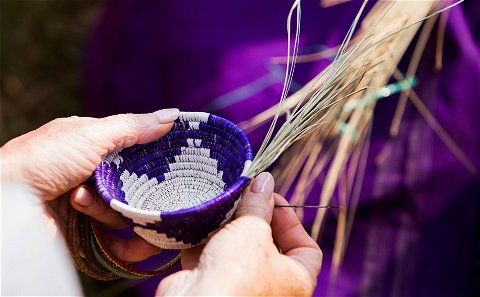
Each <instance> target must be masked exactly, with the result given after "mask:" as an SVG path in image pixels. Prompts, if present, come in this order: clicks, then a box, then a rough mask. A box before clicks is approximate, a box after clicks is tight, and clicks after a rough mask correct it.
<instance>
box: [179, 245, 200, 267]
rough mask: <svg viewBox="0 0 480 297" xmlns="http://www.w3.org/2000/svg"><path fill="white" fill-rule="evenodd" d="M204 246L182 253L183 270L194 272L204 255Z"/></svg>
mask: <svg viewBox="0 0 480 297" xmlns="http://www.w3.org/2000/svg"><path fill="white" fill-rule="evenodd" d="M204 247H205V245H204V244H202V245H198V246H196V247H193V248H189V249H185V250H182V251H181V257H182V268H183V269H187V270H192V269H194V268H195V267H197V265H198V261H199V260H200V255H202V252H203V248H204Z"/></svg>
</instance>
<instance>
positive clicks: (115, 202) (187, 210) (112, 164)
mask: <svg viewBox="0 0 480 297" xmlns="http://www.w3.org/2000/svg"><path fill="white" fill-rule="evenodd" d="M252 159H253V153H252V149H251V146H250V143H249V142H248V139H247V137H246V136H245V134H244V133H243V132H242V130H241V129H240V128H238V127H237V126H236V125H234V124H233V123H231V122H230V121H228V120H225V119H223V118H221V117H217V116H214V115H211V114H208V113H201V112H181V113H180V116H179V118H178V119H177V120H176V121H175V123H174V125H173V128H172V130H171V131H170V132H169V133H168V134H167V135H165V136H164V137H162V138H160V139H159V140H156V141H154V142H151V143H148V144H142V145H135V146H132V147H129V148H126V149H123V150H120V151H117V152H114V153H111V154H109V155H107V156H105V157H104V158H103V161H102V163H101V164H100V165H99V166H98V167H97V169H96V171H95V182H96V185H97V189H98V192H99V193H100V196H101V197H102V198H103V199H104V200H105V201H106V202H107V203H108V204H109V205H110V207H111V208H113V209H114V210H116V211H118V212H120V213H121V214H122V215H123V217H125V219H126V221H127V222H128V223H129V224H130V225H131V226H133V230H134V231H135V232H136V233H137V234H139V235H140V236H141V237H143V238H144V239H145V240H147V241H149V242H150V243H152V244H154V245H156V246H158V247H161V248H164V249H183V248H188V247H192V246H195V245H198V244H200V243H202V242H204V241H205V240H206V239H208V238H209V236H211V235H212V234H213V233H215V232H216V231H217V230H218V229H219V228H220V227H222V226H223V225H225V224H226V223H227V222H228V221H229V219H230V218H231V217H232V215H233V213H234V211H235V209H236V207H237V205H238V203H239V202H240V199H239V198H240V195H241V192H242V190H243V189H244V188H245V187H246V186H247V185H248V183H249V181H250V178H249V177H247V176H244V175H243V172H245V171H246V169H247V168H248V167H249V166H250V164H251V162H252Z"/></svg>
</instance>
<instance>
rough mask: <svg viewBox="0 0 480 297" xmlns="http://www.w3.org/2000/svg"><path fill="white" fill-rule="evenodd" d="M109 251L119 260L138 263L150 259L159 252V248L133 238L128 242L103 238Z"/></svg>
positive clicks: (137, 237) (113, 238)
mask: <svg viewBox="0 0 480 297" xmlns="http://www.w3.org/2000/svg"><path fill="white" fill-rule="evenodd" d="M104 240H105V242H106V244H107V246H108V249H109V251H110V252H111V253H112V254H114V255H115V256H116V257H117V258H119V259H120V260H123V261H126V262H138V261H143V260H145V259H148V258H150V257H151V256H153V255H156V254H158V253H159V252H160V248H159V247H156V246H154V245H153V244H151V243H148V242H147V241H145V240H144V239H143V238H141V237H139V236H135V237H134V238H132V239H129V240H123V239H120V238H115V237H109V236H105V239H104Z"/></svg>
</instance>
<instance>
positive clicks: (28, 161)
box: [0, 109, 179, 261]
mask: <svg viewBox="0 0 480 297" xmlns="http://www.w3.org/2000/svg"><path fill="white" fill-rule="evenodd" d="M178 114H179V111H178V109H166V110H159V111H156V112H154V113H149V114H121V115H115V116H110V117H106V118H101V119H96V118H84V117H69V118H60V119H56V120H53V121H51V122H49V123H47V124H45V125H43V126H42V127H40V128H38V129H37V130H34V131H32V132H29V133H27V134H24V135H22V136H20V137H17V138H15V139H13V140H11V141H9V142H8V143H6V144H5V145H4V146H3V147H2V148H1V150H0V152H1V160H2V162H1V173H2V180H3V181H11V182H19V183H23V184H26V185H28V186H30V187H31V188H32V189H34V190H35V191H36V194H37V196H38V197H40V198H41V199H43V200H44V201H46V206H47V210H48V212H49V214H50V215H51V216H52V217H53V218H54V219H55V221H56V223H57V224H58V226H59V227H60V228H61V229H63V231H64V229H65V226H66V216H67V215H66V209H67V206H68V203H69V201H68V199H56V198H58V197H60V196H62V195H64V194H66V193H67V192H69V191H70V190H72V189H74V190H73V191H72V192H71V195H70V196H71V199H70V200H71V203H72V205H73V207H74V208H76V209H77V210H79V211H81V212H83V213H85V214H87V215H90V216H91V217H93V218H94V219H96V220H98V221H100V222H102V223H104V224H105V225H106V227H109V228H122V227H125V225H124V223H123V221H122V220H121V219H120V217H119V216H118V214H117V213H116V212H114V211H113V210H112V209H110V208H109V207H108V206H107V205H106V204H105V203H103V201H102V200H101V199H100V198H99V197H98V196H96V194H94V191H88V187H85V186H81V187H77V186H79V185H80V184H82V183H83V182H84V181H86V180H87V179H88V178H89V177H90V176H91V175H92V173H93V171H94V170H95V168H96V167H97V166H98V164H100V162H101V159H102V157H103V156H104V155H105V154H107V153H110V152H113V151H115V150H118V149H120V148H125V147H129V146H132V145H134V144H137V143H138V144H141V143H147V142H150V141H153V140H156V139H158V138H160V137H162V136H163V135H165V134H166V133H167V132H168V131H169V130H170V129H171V127H172V125H173V124H172V122H173V121H174V120H175V119H176V118H177V117H178ZM64 234H65V233H64ZM108 241H109V247H110V248H111V250H112V252H113V253H114V254H115V255H116V256H118V257H119V258H121V259H123V260H126V261H138V260H142V259H144V258H147V257H148V256H150V255H152V254H154V253H156V252H158V248H156V247H154V246H152V245H150V244H148V243H147V242H145V241H144V240H142V239H140V238H138V237H135V238H133V239H131V240H129V241H122V240H117V239H114V238H110V239H108ZM135 249H136V250H137V252H133V250H135Z"/></svg>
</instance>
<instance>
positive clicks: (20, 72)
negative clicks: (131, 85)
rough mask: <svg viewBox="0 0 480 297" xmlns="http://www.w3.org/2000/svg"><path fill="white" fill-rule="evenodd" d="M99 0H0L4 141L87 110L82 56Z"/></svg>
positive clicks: (0, 137) (0, 140)
mask: <svg viewBox="0 0 480 297" xmlns="http://www.w3.org/2000/svg"><path fill="white" fill-rule="evenodd" d="M101 4H102V2H101V1H91V0H41V1H35V0H0V91H1V105H0V108H1V125H0V129H1V130H0V145H3V144H4V143H5V142H7V141H8V140H9V139H11V138H13V137H16V136H18V135H21V134H23V133H25V132H27V131H30V130H32V129H35V128H37V127H39V126H40V125H42V124H44V123H46V122H48V121H50V120H51V119H54V118H57V117H63V116H70V115H82V114H84V108H83V105H82V96H83V93H82V61H83V53H84V48H85V43H86V39H87V37H88V33H89V32H90V29H91V28H92V25H93V24H94V22H95V19H96V17H97V14H98V12H99V9H100V7H101Z"/></svg>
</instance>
